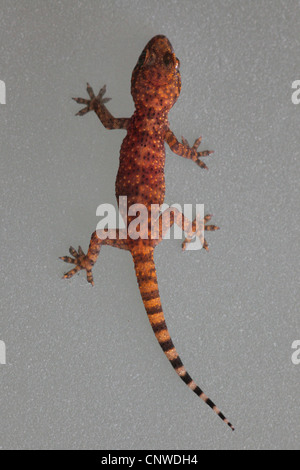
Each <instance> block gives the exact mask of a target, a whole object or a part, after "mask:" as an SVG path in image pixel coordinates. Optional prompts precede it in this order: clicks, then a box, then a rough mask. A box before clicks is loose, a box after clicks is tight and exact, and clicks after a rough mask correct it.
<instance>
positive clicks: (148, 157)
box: [61, 35, 234, 429]
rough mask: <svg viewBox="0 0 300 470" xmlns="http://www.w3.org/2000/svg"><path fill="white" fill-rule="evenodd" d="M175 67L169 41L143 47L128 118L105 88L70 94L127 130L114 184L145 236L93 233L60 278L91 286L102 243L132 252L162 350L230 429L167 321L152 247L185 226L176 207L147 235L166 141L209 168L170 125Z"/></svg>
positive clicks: (160, 198) (111, 125)
mask: <svg viewBox="0 0 300 470" xmlns="http://www.w3.org/2000/svg"><path fill="white" fill-rule="evenodd" d="M179 69H180V63H179V60H178V58H177V57H176V55H175V53H174V51H173V48H172V46H171V44H170V42H169V40H168V39H167V38H166V37H165V36H163V35H158V36H155V37H153V38H152V39H151V40H150V41H149V42H148V44H147V45H146V46H145V48H144V50H143V51H142V53H141V55H140V57H139V59H138V62H137V64H136V66H135V68H134V70H133V73H132V79H131V94H132V97H133V100H134V103H135V111H134V114H133V115H132V117H130V118H115V117H114V116H112V115H111V113H110V112H109V111H108V109H107V108H106V106H105V104H106V103H107V101H108V100H109V98H105V97H104V94H105V91H106V88H105V86H104V87H103V88H102V89H101V90H100V92H99V94H98V95H97V96H95V94H94V92H93V90H92V88H91V86H90V85H89V84H88V85H87V92H88V94H89V98H90V99H83V98H74V99H75V101H76V102H77V103H80V104H84V105H85V107H84V108H83V109H81V110H80V111H79V112H78V113H77V114H78V115H80V116H83V115H85V114H86V113H88V112H89V111H94V112H95V113H96V114H97V116H98V117H99V119H100V121H101V122H102V124H103V125H104V126H105V127H106V128H108V129H125V130H126V131H127V134H126V137H125V138H124V140H123V143H122V146H121V150H120V163H119V170H118V174H117V178H116V185H115V189H116V197H117V201H119V197H120V196H126V197H127V209H129V208H130V207H131V206H132V205H133V204H143V205H144V206H146V208H147V213H148V231H149V234H148V235H149V236H148V237H146V238H145V239H141V238H139V239H132V238H131V237H130V236H127V238H125V239H124V238H121V237H119V231H118V230H117V231H116V233H115V234H116V236H115V237H114V238H109V237H106V238H104V237H103V238H101V237H99V236H98V235H99V233H98V232H94V233H93V234H92V237H91V241H90V245H89V249H88V252H87V254H85V253H84V252H83V250H82V248H81V247H79V248H78V251H76V250H75V249H74V248H72V247H70V250H69V251H70V254H71V255H72V256H73V257H69V256H64V257H61V259H62V260H63V261H65V262H67V263H73V264H75V267H74V268H73V269H72V270H70V271H69V272H67V273H66V274H65V275H64V278H70V277H72V276H73V275H74V274H75V273H77V272H78V271H80V270H82V269H83V270H86V273H87V280H88V282H90V283H91V284H94V281H93V275H92V268H93V266H94V264H95V262H96V260H97V258H98V256H99V253H100V249H101V246H102V245H109V246H114V247H117V248H121V249H125V250H128V251H130V253H131V255H132V257H133V261H134V267H135V272H136V276H137V281H138V285H139V289H140V293H141V297H142V300H143V303H144V306H145V309H146V312H147V315H148V319H149V321H150V324H151V326H152V329H153V331H154V334H155V336H156V338H157V340H158V342H159V344H160V346H161V348H162V350H163V352H164V353H165V355H166V356H167V358H168V360H169V361H170V363H171V365H172V366H173V368H174V369H175V371H176V373H177V374H178V375H179V377H180V378H181V379H182V380H183V382H184V383H185V384H186V385H187V386H188V387H189V388H190V389H191V390H192V391H193V392H195V393H196V395H198V396H199V397H200V398H201V399H202V400H203V401H204V402H205V403H207V404H208V405H209V406H210V407H211V408H212V409H213V411H214V412H215V413H216V414H217V415H218V416H219V417H220V418H221V419H222V420H223V421H224V422H225V423H226V424H228V426H229V427H231V429H234V428H233V426H232V424H231V423H230V422H229V421H228V419H227V418H226V417H225V416H224V415H223V413H221V411H220V410H219V408H217V406H216V405H215V404H214V403H213V402H212V401H211V400H210V398H208V396H207V395H205V393H204V392H203V391H202V390H201V389H200V387H199V386H198V385H197V384H196V383H195V382H194V380H193V379H192V378H191V376H190V375H189V373H188V372H187V371H186V369H185V367H184V365H183V363H182V361H181V359H180V357H179V355H178V352H177V350H176V348H175V346H174V344H173V341H172V339H171V337H170V334H169V331H168V328H167V325H166V322H165V317H164V313H163V309H162V305H161V300H160V295H159V290H158V283H157V275H156V269H155V264H154V249H155V247H156V246H157V245H158V244H159V243H160V242H161V241H162V239H163V237H164V234H165V233H166V231H167V230H168V229H169V228H170V225H173V224H174V223H176V224H177V225H178V226H180V227H181V228H182V229H183V228H184V222H185V217H184V215H183V214H182V213H181V212H179V211H178V210H173V211H172V212H171V213H170V225H168V227H166V226H164V223H163V221H162V217H160V219H159V236H158V237H157V238H156V239H153V237H151V232H150V221H151V205H153V204H158V205H161V204H163V202H164V196H165V176H164V166H165V142H166V143H167V144H168V145H169V147H170V148H171V150H172V151H173V152H174V153H176V154H177V155H180V156H182V157H184V158H187V159H190V160H192V161H194V162H195V163H196V164H197V165H199V166H200V167H201V168H207V167H206V165H205V163H204V162H203V161H202V160H201V158H202V157H205V156H208V155H209V154H210V153H212V152H211V151H202V152H198V150H197V149H198V147H199V145H200V143H201V138H199V139H197V140H196V141H195V143H194V145H193V146H192V147H190V146H189V144H188V142H187V141H186V140H185V139H184V138H182V142H179V141H178V140H177V138H176V137H175V135H174V134H173V132H172V131H171V129H170V126H169V122H168V113H169V111H170V109H171V108H172V106H173V105H174V104H175V102H176V101H177V99H178V97H179V94H180V90H181V78H180V71H179ZM133 219H134V217H133V216H131V217H130V216H129V217H128V220H127V224H128V225H129V224H130V223H131V221H132V220H133ZM210 219H211V216H210V215H207V216H205V217H204V220H203V228H204V229H205V230H207V231H214V230H217V229H218V227H217V226H215V225H209V224H207V222H209V221H210ZM196 227H197V226H196V220H194V221H193V224H192V228H193V230H195V229H196ZM197 234H198V233H197V231H196V235H197ZM198 235H199V234H198ZM199 236H200V235H199ZM191 240H192V234H190V236H188V237H187V238H186V239H185V240H184V242H183V248H185V247H186V245H187V244H188V243H190V242H191ZM203 247H204V248H205V249H206V250H207V249H208V245H207V242H206V240H205V239H203Z"/></svg>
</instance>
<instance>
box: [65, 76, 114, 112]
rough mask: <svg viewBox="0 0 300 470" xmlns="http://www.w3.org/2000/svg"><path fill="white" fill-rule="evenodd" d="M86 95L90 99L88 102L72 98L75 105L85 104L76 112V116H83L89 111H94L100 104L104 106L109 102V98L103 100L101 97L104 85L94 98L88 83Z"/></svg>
mask: <svg viewBox="0 0 300 470" xmlns="http://www.w3.org/2000/svg"><path fill="white" fill-rule="evenodd" d="M86 90H87V92H88V95H89V97H90V99H89V100H86V99H85V98H73V100H74V101H76V103H79V104H85V105H86V107H85V108H83V109H81V110H80V111H78V113H77V114H76V116H84V115H85V114H86V113H88V112H89V111H95V110H96V109H97V107H98V106H99V105H101V104H105V103H107V102H108V101H110V100H111V98H103V95H104V94H105V92H106V85H104V86H103V87H102V88H101V90H100V91H99V93H98V95H97V96H95V93H94V91H93V88H92V87H91V85H90V84H89V83H87V88H86Z"/></svg>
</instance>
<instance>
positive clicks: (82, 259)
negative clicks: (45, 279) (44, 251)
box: [59, 246, 94, 285]
mask: <svg viewBox="0 0 300 470" xmlns="http://www.w3.org/2000/svg"><path fill="white" fill-rule="evenodd" d="M69 252H70V254H71V255H72V256H74V258H71V257H70V256H60V258H59V259H62V260H63V261H64V262H65V263H73V264H75V265H76V266H75V268H73V269H71V271H68V272H67V273H65V274H64V276H63V279H70V278H71V277H72V276H74V274H76V273H77V272H78V271H80V270H81V269H85V270H86V277H87V280H88V282H90V283H91V284H92V285H94V280H93V274H92V267H93V264H92V262H91V260H90V259H89V258H88V256H87V255H86V254H85V253H84V252H83V250H82V248H81V246H79V247H78V252H77V251H76V250H75V249H74V248H73V247H72V246H70V249H69Z"/></svg>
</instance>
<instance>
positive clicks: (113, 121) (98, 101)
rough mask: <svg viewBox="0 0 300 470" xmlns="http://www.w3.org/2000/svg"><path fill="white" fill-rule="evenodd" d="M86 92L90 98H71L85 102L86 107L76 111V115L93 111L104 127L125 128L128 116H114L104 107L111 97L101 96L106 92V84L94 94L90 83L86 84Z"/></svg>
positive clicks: (80, 102) (77, 101)
mask: <svg viewBox="0 0 300 470" xmlns="http://www.w3.org/2000/svg"><path fill="white" fill-rule="evenodd" d="M87 92H88V94H89V97H90V99H89V100H87V99H85V98H73V100H74V101H76V103H79V104H85V105H86V107H85V108H83V109H81V110H80V111H78V113H77V114H76V116H84V115H85V114H87V113H88V112H89V111H95V113H96V114H97V116H98V118H99V119H100V121H101V122H102V124H103V126H104V127H106V129H127V127H128V124H129V120H130V119H129V118H115V117H114V116H113V115H112V114H111V113H110V112H109V111H108V109H107V108H106V106H105V103H107V102H108V101H110V100H111V98H103V96H104V94H105V92H106V85H104V86H103V87H102V88H101V90H100V91H99V93H98V95H97V96H95V94H94V91H93V89H92V87H91V85H90V84H89V83H88V84H87Z"/></svg>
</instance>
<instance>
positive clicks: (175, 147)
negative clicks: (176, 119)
mask: <svg viewBox="0 0 300 470" xmlns="http://www.w3.org/2000/svg"><path fill="white" fill-rule="evenodd" d="M201 140H202V137H199V138H198V139H196V140H195V142H194V145H193V146H192V147H190V146H189V143H188V141H187V140H186V139H185V138H184V137H182V142H179V141H178V140H177V138H176V136H175V135H174V133H173V132H172V131H171V129H170V128H168V129H167V131H166V135H165V141H166V142H167V144H168V145H169V147H170V149H171V150H172V152H174V153H176V155H179V156H180V157H183V158H188V159H189V160H193V162H195V163H197V165H199V166H200V167H201V168H204V169H206V170H208V167H207V166H206V165H205V163H204V162H203V161H202V160H200V158H201V157H207V156H208V155H210V154H212V153H214V151H213V150H203V151H202V152H198V151H197V149H198V147H199V145H200V144H201Z"/></svg>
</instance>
